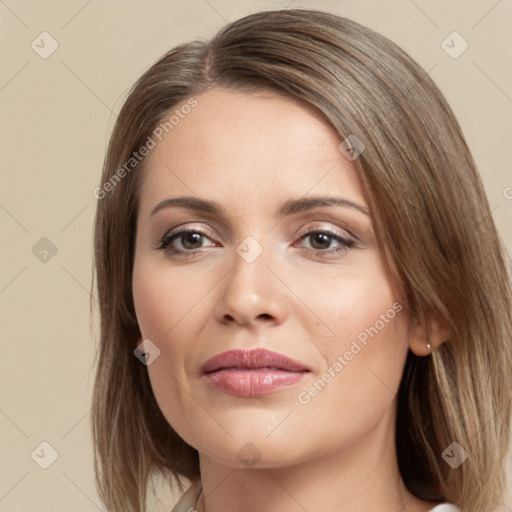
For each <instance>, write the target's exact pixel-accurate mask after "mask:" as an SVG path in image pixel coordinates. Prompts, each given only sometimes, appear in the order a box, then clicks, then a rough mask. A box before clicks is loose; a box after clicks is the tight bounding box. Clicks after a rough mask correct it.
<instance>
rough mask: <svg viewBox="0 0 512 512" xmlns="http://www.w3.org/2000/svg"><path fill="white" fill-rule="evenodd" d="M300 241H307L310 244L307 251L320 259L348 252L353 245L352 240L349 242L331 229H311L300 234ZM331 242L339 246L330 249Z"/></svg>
mask: <svg viewBox="0 0 512 512" xmlns="http://www.w3.org/2000/svg"><path fill="white" fill-rule="evenodd" d="M300 240H308V241H309V242H310V247H309V248H307V249H308V250H310V251H312V252H314V253H315V256H319V257H321V258H325V257H329V256H332V255H336V254H339V253H341V252H345V251H348V249H350V248H351V247H353V246H354V245H355V242H354V241H353V240H350V239H348V238H346V237H345V236H343V235H341V234H340V233H338V232H336V231H333V230H331V229H311V230H309V231H306V232H305V233H302V235H301V237H300ZM333 242H335V243H337V244H339V245H338V246H337V247H334V248H331V244H332V243H333Z"/></svg>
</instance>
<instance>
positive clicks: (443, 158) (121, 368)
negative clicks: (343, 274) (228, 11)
mask: <svg viewBox="0 0 512 512" xmlns="http://www.w3.org/2000/svg"><path fill="white" fill-rule="evenodd" d="M209 87H226V88H238V89H242V90H246V91H252V90H258V89H268V90H273V91H278V92H279V93H281V94H284V95H288V96H293V97H296V98H301V99H302V100H304V101H305V102H307V103H308V104H310V105H313V106H314V107H316V108H317V109H318V110H319V111H320V112H321V113H323V115H324V116H325V118H326V120H327V121H328V122H330V123H331V124H332V126H333V127H334V128H335V129H336V130H337V132H338V133H339V135H340V136H341V137H343V138H345V137H347V136H348V135H349V134H355V135H356V136H357V138H358V139H360V140H361V141H363V143H364V145H365V146H366V149H365V151H364V152H363V153H362V154H361V155H360V156H359V158H357V159H356V160H355V161H354V164H355V165H356V167H357V170H358V172H359V176H360V180H361V184H362V186H363V190H364V191H365V194H366V195H367V198H368V202H369V206H370V211H371V214H372V222H373V224H374V227H375V233H376V235H377V237H378V242H379V245H380V247H381V250H382V254H383V256H384V259H385V262H386V264H387V265H388V267H389V270H390V272H391V275H392V277H393V279H394V281H395V283H396V284H397V289H400V290H402V292H403V296H402V297H401V300H402V302H403V303H404V304H405V305H407V307H408V309H409V310H410V311H411V312H413V314H414V315H416V316H417V317H418V318H419V319H420V320H421V321H422V323H423V322H424V325H428V322H427V320H428V318H431V317H436V318H440V319H442V320H443V321H445V322H446V323H447V324H448V325H449V326H450V328H451V331H452V333H453V335H452V336H451V337H450V339H449V340H448V341H447V342H445V343H443V344H442V345H441V346H440V347H439V348H438V349H437V350H435V351H434V353H433V354H432V355H431V357H425V358H423V357H421V358H420V357H416V356H414V355H413V354H412V353H409V356H408V359H407V362H406V365H405V369H404V374H403V378H402V383H401V386H400V391H399V398H398V416H397V433H396V446H397V455H398V460H399V467H400V471H401V474H402V478H403V479H404V482H405V483H406V485H407V486H408V487H409V489H410V490H411V492H413V493H414V494H416V496H418V497H419V498H422V499H433V500H442V499H443V500H447V501H449V502H451V503H454V504H456V505H458V506H459V507H461V508H462V509H463V510H464V511H465V512H481V511H482V510H485V511H491V510H494V509H495V508H496V506H497V503H499V498H500V497H502V496H503V490H504V469H503V464H504V458H505V455H506V451H507V447H508V439H509V429H510V418H511V388H512V386H511V376H512V344H511V340H512V304H511V286H510V281H509V277H508V276H507V269H506V264H505V250H504V247H503V245H502V243H501V241H500V239H499V236H498V234H497V231H496V228H495V225H494V223H493V220H492V217H491V212H490V210H489V205H488V202H487V199H486V197H485V193H484V189H483V186H482V183H481V180H480V177H479V176H478V173H477V170H476V166H475V163H474V161H473V158H472V156H471V154H470V151H469V149H468V147H467V145H466V142H465V140H464V136H463V134H462V132H461V129H460V127H459V125H458V123H457V121H456V119H455V117H454V115H453V113H452V111H451V109H450V107H449V106H448V104H447V103H446V100H445V99H444V97H443V95H442V94H441V92H440V91H439V89H438V88H437V87H436V85H435V84H434V83H433V81H432V80H431V78H430V77H429V76H428V74H427V73H425V72H424V71H423V70H422V69H421V67H420V66H419V65H418V64H417V63H415V62H414V61H413V60H412V59H411V58H410V57H409V56H408V55H407V54H406V53H405V52H404V51H402V50H401V49H400V48H399V47H398V46H396V45H395V44H394V43H392V42H391V41H389V40H388V39H386V38H385V37H383V36H381V35H379V34H377V33H375V32H373V31H372V30H370V29H368V28H365V27H364V26H361V25H360V24H358V23H355V22H353V21H350V20H348V19H345V18H341V17H338V16H335V15H332V14H328V13H325V12H321V11H315V10H308V9H284V10H277V11H267V12H260V13H257V14H253V15H249V16H246V17H244V18H242V19H239V20H237V21H235V22H233V23H231V24H229V25H227V26H225V27H224V28H223V29H222V30H221V31H220V32H219V33H218V34H217V36H216V37H214V38H213V39H212V40H211V41H193V42H190V43H187V44H183V45H180V46H178V47H176V48H174V49H172V50H171V51H169V52H168V53H167V54H165V55H164V56H163V57H162V58H161V59H159V60H158V62H156V63H155V64H154V65H153V66H152V67H151V68H150V69H149V70H148V71H146V72H145V73H144V75H143V76H142V77H141V78H140V79H139V80H138V81H137V82H136V83H135V84H134V86H133V87H132V89H131V91H130V93H129V95H128V97H127V99H126V101H125V103H124V105H123V107H122V109H121V111H120V113H119V117H118V119H117V122H116V124H115V127H114V130H113V134H112V137H111V140H110V144H109V147H108V152H107V155H106V158H105V164H104V168H103V175H102V178H101V188H99V189H97V190H99V191H101V194H98V195H97V197H98V198H99V199H98V205H97V213H96V219H95V239H94V242H95V248H94V249H95V251H94V259H95V270H96V285H97V291H98V299H99V308H100V321H101V323H100V340H99V351H98V360H97V362H96V364H97V370H96V372H97V373H96V381H95V388H94V396H93V409H92V428H93V438H94V448H95V470H96V478H97V483H98V489H99V494H100V497H101V499H102V500H103V502H104V503H105V505H106V507H107V509H108V510H109V511H112V512H113V511H119V510H124V511H129V512H135V511H145V510H146V507H145V502H146V495H147V484H148V481H150V480H151V478H150V477H151V476H152V475H153V474H162V475H163V476H164V477H165V478H167V479H168V480H169V482H171V483H173V482H174V483H177V485H178V488H179V489H180V490H182V489H183V479H184V478H185V479H190V480H195V479H197V478H199V476H200V475H199V463H198V453H197V451H196V450H195V449H194V448H192V447H191V446H189V445H188V444H186V443H185V442H184V441H183V440H182V439H181V438H180V437H179V436H178V435H177V434H176V433H175V431H174V430H173V429H172V427H171V426H170V425H169V424H168V423H167V421H166V420H165V418H164V417H163V415H162V413H161V411H160V409H159V407H158V405H157V403H156V401H155V398H154V395H153V392H152V389H151V385H150V382H149V378H148V374H147V369H146V368H145V367H144V365H142V364H141V363H140V362H139V361H138V360H137V358H136V357H134V354H133V351H134V348H135V345H136V343H137V340H138V339H139V338H140V336H141V333H140V331H139V327H138V324H137V320H136V316H135V311H134V304H133V298H132V290H131V276H132V268H133V257H134V239H135V231H136V215H137V208H138V191H139V189H140V179H141V176H142V175H143V171H144V160H142V161H141V163H140V164H138V165H137V166H136V167H135V168H134V169H133V170H131V172H129V170H128V171H126V172H125V173H121V174H122V177H120V173H119V170H120V169H121V168H122V166H123V165H125V164H126V162H128V161H130V158H133V155H134V152H136V151H137V150H138V149H139V148H141V147H142V146H143V145H144V144H146V142H147V140H148V137H150V136H151V134H152V133H153V131H154V130H155V127H157V126H158V125H159V123H161V121H162V119H164V118H165V116H166V115H169V112H170V111H171V109H172V108H173V107H175V106H176V105H178V104H179V103H180V102H184V101H186V100H187V99H189V98H190V97H192V96H194V95H199V94H200V93H201V92H203V91H204V90H206V89H207V88H209ZM126 169H127V168H126V166H125V170H126ZM116 173H117V174H116ZM116 176H117V178H116ZM114 179H115V181H113V180H114ZM108 183H110V186H109V187H107V184H108ZM93 284H94V283H93ZM454 441H455V442H457V443H459V444H460V445H461V446H462V447H463V448H464V449H465V450H466V452H468V454H469V457H468V459H467V460H466V461H465V462H464V463H463V464H461V465H460V466H459V467H458V468H457V469H452V467H450V466H449V465H448V464H447V463H446V462H445V461H444V460H443V458H442V456H441V455H442V452H443V450H445V448H447V447H448V446H449V445H450V444H451V443H452V442H454Z"/></svg>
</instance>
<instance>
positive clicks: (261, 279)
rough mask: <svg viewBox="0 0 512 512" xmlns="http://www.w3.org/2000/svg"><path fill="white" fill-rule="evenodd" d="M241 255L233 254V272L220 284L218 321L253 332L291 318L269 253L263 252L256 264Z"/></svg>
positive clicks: (216, 314) (284, 294)
mask: <svg viewBox="0 0 512 512" xmlns="http://www.w3.org/2000/svg"><path fill="white" fill-rule="evenodd" d="M240 254H243V253H242V252H240ZM240 254H239V253H238V252H234V254H233V260H232V266H231V269H230V270H229V271H228V273H227V274H226V276H225V277H224V279H223V280H222V282H221V283H220V284H219V286H222V292H221V296H220V300H219V302H218V304H217V306H216V309H215V316H216V318H217V319H218V320H219V321H220V322H221V323H223V324H226V325H238V326H244V327H246V328H249V329H252V330H256V329H259V328H262V327H265V326H275V325H279V324H282V323H283V322H284V321H285V319H286V318H287V316H288V296H287V291H288V290H287V288H286V286H285V285H284V284H283V280H284V281H285V279H283V277H282V276H281V278H280V277H279V276H278V274H279V272H276V270H275V269H274V268H273V267H275V265H273V264H272V258H271V253H270V251H267V250H264V251H263V252H262V253H261V254H259V256H257V257H256V259H254V260H253V261H251V260H252V258H244V257H243V256H241V255H240Z"/></svg>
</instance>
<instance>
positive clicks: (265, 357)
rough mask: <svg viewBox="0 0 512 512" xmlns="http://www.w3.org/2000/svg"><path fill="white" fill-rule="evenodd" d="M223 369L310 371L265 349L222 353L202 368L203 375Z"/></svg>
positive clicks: (283, 356) (287, 358)
mask: <svg viewBox="0 0 512 512" xmlns="http://www.w3.org/2000/svg"><path fill="white" fill-rule="evenodd" d="M222 368H242V369H243V368H245V369H251V368H274V369H277V370H286V371H289V372H302V371H306V370H308V368H307V367H306V366H304V365H303V364H301V363H298V362H297V361H294V360H293V359H290V358H289V357H287V356H285V355H283V354H279V353H278V352H273V351H271V350H266V349H263V348H256V349H245V350H244V349H235V350H228V351H227V352H222V353H221V354H217V355H216V356H213V357H212V358H211V359H208V361H206V363H204V364H203V366H202V367H201V370H202V372H203V373H211V372H214V371H217V370H220V369H222Z"/></svg>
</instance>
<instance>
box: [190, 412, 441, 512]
mask: <svg viewBox="0 0 512 512" xmlns="http://www.w3.org/2000/svg"><path fill="white" fill-rule="evenodd" d="M390 412H391V411H390ZM392 417H393V416H391V418H392ZM389 420H390V418H383V420H382V421H381V422H380V423H379V424H378V425H377V426H376V427H375V428H374V429H372V430H371V431H369V432H367V433H366V434H365V435H364V436H360V437H359V438H358V439H357V440H355V441H354V442H352V443H350V445H349V446H344V447H342V448H340V449H338V450H333V451H331V452H330V453H328V454H322V455H317V456H316V458H313V457H307V460H304V461H299V462H297V463H295V464H294V465H291V466H287V467H267V468H262V469H255V468H251V469H248V468H243V469H242V468H235V467H232V466H227V465H224V464H220V463H218V462H217V461H215V460H214V459H212V458H210V457H208V456H207V455H205V454H200V469H201V480H202V484H203V493H202V499H201V500H200V503H199V504H198V511H199V512H224V511H226V510H233V511H237V512H267V511H268V512H271V511H275V510H279V511H280V512H304V511H305V510H307V511H308V512H315V511H322V512H340V511H342V512H360V511H361V510H373V511H376V512H377V511H378V512H396V511H397V510H400V511H401V512H406V511H407V512H412V511H414V512H424V511H428V510H430V508H431V507H433V506H434V505H435V504H433V503H428V502H424V501H421V500H419V499H418V498H415V497H414V496H413V495H412V494H410V493H409V492H408V491H407V489H406V488H405V486H404V484H403V481H402V479H401V476H400V473H399V470H398V463H397V459H396V450H395V441H394V440H395V437H394V424H393V422H392V421H389ZM304 458H306V457H304Z"/></svg>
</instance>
